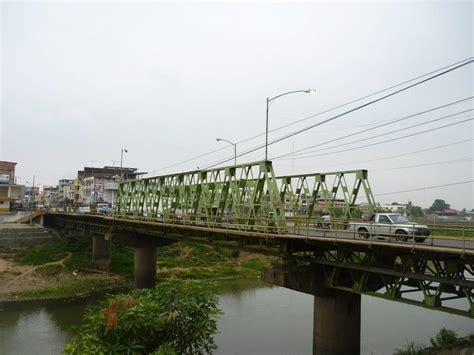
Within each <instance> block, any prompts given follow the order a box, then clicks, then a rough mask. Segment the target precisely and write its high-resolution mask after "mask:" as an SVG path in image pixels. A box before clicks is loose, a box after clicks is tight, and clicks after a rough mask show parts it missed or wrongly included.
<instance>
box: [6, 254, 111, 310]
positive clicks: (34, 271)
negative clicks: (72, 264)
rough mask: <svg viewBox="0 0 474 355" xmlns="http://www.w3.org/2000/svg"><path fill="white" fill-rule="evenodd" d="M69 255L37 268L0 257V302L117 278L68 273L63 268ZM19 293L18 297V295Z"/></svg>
mask: <svg viewBox="0 0 474 355" xmlns="http://www.w3.org/2000/svg"><path fill="white" fill-rule="evenodd" d="M70 257H71V254H69V253H68V255H67V256H66V257H65V258H63V259H61V260H58V261H54V262H49V263H46V264H43V265H39V266H31V265H21V264H19V263H16V262H15V261H14V260H13V259H12V258H8V257H4V256H0V302H5V301H13V300H21V299H31V298H35V297H34V296H32V297H28V296H26V297H25V296H21V293H22V292H24V291H34V290H40V289H46V288H57V287H59V286H61V285H65V284H66V285H67V284H68V283H71V282H75V281H84V280H85V281H88V280H104V281H105V280H107V281H109V280H115V279H117V281H118V280H119V279H120V277H119V276H116V275H111V274H107V273H85V272H79V271H70V270H67V269H65V268H64V262H65V261H66V260H67V259H68V258H70ZM55 265H57V270H56V272H54V273H53V274H48V273H47V272H41V270H45V267H54V266H55ZM18 293H20V295H19V294H18Z"/></svg>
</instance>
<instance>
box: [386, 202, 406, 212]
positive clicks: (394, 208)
mask: <svg viewBox="0 0 474 355" xmlns="http://www.w3.org/2000/svg"><path fill="white" fill-rule="evenodd" d="M380 208H382V209H383V210H384V211H387V212H392V213H401V214H405V211H406V210H407V205H404V204H400V203H395V202H394V203H392V204H390V205H381V206H380Z"/></svg>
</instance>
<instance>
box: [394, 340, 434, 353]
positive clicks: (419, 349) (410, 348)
mask: <svg viewBox="0 0 474 355" xmlns="http://www.w3.org/2000/svg"><path fill="white" fill-rule="evenodd" d="M425 354H429V352H427V350H425V349H424V348H423V346H421V345H418V344H415V342H413V341H410V342H408V343H407V345H406V346H405V347H404V348H402V349H395V355H425Z"/></svg>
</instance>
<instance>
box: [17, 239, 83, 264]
mask: <svg viewBox="0 0 474 355" xmlns="http://www.w3.org/2000/svg"><path fill="white" fill-rule="evenodd" d="M72 239H73V238H54V239H53V240H51V241H49V242H48V243H46V244H44V245H41V246H36V247H32V248H30V249H28V250H26V251H24V252H22V253H20V254H19V255H18V256H17V257H16V261H17V262H19V263H21V264H28V265H42V264H46V263H50V262H53V261H58V260H61V259H64V258H65V257H66V256H67V255H68V252H72V251H73V250H74V249H78V248H79V249H82V243H83V240H81V239H76V238H74V240H72ZM89 249H90V248H89ZM89 253H90V250H89Z"/></svg>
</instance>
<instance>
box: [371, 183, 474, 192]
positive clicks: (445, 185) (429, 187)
mask: <svg viewBox="0 0 474 355" xmlns="http://www.w3.org/2000/svg"><path fill="white" fill-rule="evenodd" d="M473 182H474V180H469V181H460V182H453V183H450V184H444V185H437V186H427V187H420V188H416V189H410V190H401V191H394V192H385V193H383V194H376V195H374V196H385V195H394V194H400V193H404V192H413V191H423V190H430V189H437V188H440V187H447V186H454V185H462V184H469V183H473Z"/></svg>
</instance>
